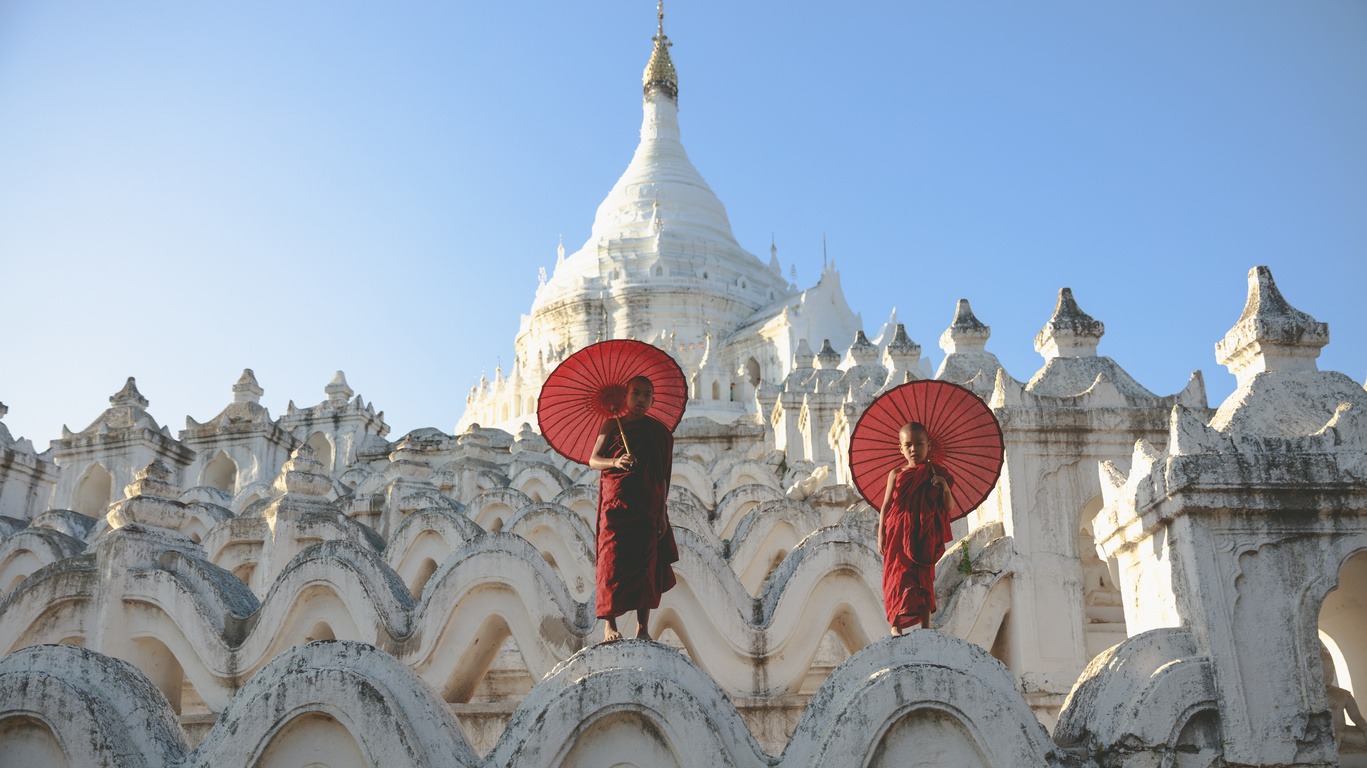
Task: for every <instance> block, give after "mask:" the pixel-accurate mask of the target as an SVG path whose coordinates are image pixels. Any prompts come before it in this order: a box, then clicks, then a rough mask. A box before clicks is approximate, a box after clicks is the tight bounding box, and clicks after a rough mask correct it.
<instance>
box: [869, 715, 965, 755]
mask: <svg viewBox="0 0 1367 768" xmlns="http://www.w3.org/2000/svg"><path fill="white" fill-rule="evenodd" d="M908 760H910V762H908ZM868 765H869V768H892V766H898V768H904V767H906V766H909V767H910V768H932V767H933V766H941V765H953V766H962V767H963V768H992V766H991V763H988V762H987V756H986V755H984V754H983V753H982V750H981V749H979V748H978V745H977V743H976V742H975V741H974V739H973V737H972V735H971V734H969V732H968V729H967V728H965V727H964V723H963V721H961V720H960V719H959V718H958V716H957V715H955V714H953V713H951V712H947V711H945V710H943V709H941V708H939V707H923V708H921V709H914V710H912V711H910V712H907V713H906V714H904V715H902V717H901V718H899V719H898V720H897V721H896V722H894V723H893V724H892V726H891V727H889V728H888V729H887V731H885V732H884V733H883V736H882V738H880V739H879V741H878V746H877V747H875V748H874V750H873V757H872V759H870V760H869V763H868Z"/></svg>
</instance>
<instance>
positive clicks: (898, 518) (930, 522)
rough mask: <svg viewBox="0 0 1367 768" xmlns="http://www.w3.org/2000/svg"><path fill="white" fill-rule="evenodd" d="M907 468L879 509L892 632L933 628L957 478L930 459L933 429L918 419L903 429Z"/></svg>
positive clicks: (894, 477)
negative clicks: (939, 565) (938, 564)
mask: <svg viewBox="0 0 1367 768" xmlns="http://www.w3.org/2000/svg"><path fill="white" fill-rule="evenodd" d="M898 441H899V443H900V444H901V448H902V455H903V456H905V457H906V460H907V464H906V466H904V467H901V468H898V469H894V470H892V471H891V472H889V473H888V486H887V490H886V491H885V492H884V494H883V507H882V509H880V510H879V511H878V551H879V553H880V554H882V555H883V605H884V607H885V608H886V610H887V614H888V625H889V626H890V627H891V628H892V634H894V635H900V634H902V630H904V629H906V628H907V627H910V626H913V625H915V624H918V623H919V624H920V625H921V626H922V627H924V628H926V629H930V614H931V613H932V612H934V611H935V563H936V562H938V561H939V559H940V556H941V555H943V554H944V553H945V543H946V542H948V541H949V540H950V539H952V538H953V536H952V535H951V534H950V532H949V509H950V507H951V506H952V505H953V503H954V497H953V495H952V493H951V491H950V486H952V485H953V484H954V479H953V478H952V477H950V476H949V475H948V474H947V473H946V472H945V471H944V469H942V468H940V467H937V466H935V465H934V464H931V463H930V461H929V459H930V433H928V432H927V431H926V428H925V427H924V426H922V425H921V424H919V423H917V422H912V423H910V424H906V425H904V426H903V427H902V430H901V432H899V433H898Z"/></svg>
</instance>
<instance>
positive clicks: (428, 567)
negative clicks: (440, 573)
mask: <svg viewBox="0 0 1367 768" xmlns="http://www.w3.org/2000/svg"><path fill="white" fill-rule="evenodd" d="M436 572H437V561H436V560H433V559H432V558H430V557H426V558H423V561H422V562H421V563H419V564H418V571H417V573H415V574H414V575H413V580H412V581H411V582H410V583H409V584H408V593H409V594H411V595H412V596H413V598H414V599H415V600H416V599H417V598H418V597H419V596H420V595H422V590H423V588H424V587H426V586H427V582H428V581H431V579H432V574H434V573H436Z"/></svg>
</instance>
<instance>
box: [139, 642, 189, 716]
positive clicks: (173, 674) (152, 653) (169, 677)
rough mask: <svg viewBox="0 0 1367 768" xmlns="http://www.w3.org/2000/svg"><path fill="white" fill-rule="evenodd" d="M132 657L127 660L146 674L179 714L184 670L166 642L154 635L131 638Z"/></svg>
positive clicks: (183, 685)
mask: <svg viewBox="0 0 1367 768" xmlns="http://www.w3.org/2000/svg"><path fill="white" fill-rule="evenodd" d="M130 655H131V657H132V658H129V659H128V661H129V662H131V663H132V664H133V666H135V667H137V668H138V669H139V670H141V671H142V673H143V674H144V675H147V679H149V680H151V681H152V684H153V685H155V686H156V687H157V690H159V691H161V693H162V695H163V696H165V697H166V700H167V701H168V702H170V703H171V709H173V710H175V712H176V714H180V699H181V692H182V691H183V690H184V688H185V670H184V669H182V668H181V666H180V661H179V660H177V659H176V655H175V654H174V653H172V652H171V649H170V648H167V647H166V644H165V643H163V642H161V641H160V640H158V639H156V638H155V637H139V638H135V639H134V640H133V653H132V654H130Z"/></svg>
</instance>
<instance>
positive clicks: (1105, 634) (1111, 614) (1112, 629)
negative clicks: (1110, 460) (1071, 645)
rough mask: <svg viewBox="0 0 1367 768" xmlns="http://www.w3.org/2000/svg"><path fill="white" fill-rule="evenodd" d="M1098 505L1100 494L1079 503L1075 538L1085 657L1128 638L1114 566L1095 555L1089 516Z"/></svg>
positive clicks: (1122, 603) (1115, 565)
mask: <svg viewBox="0 0 1367 768" xmlns="http://www.w3.org/2000/svg"><path fill="white" fill-rule="evenodd" d="M1101 507H1102V499H1101V496H1100V495H1098V496H1094V497H1092V498H1091V499H1090V500H1089V501H1088V502H1087V503H1086V504H1085V505H1083V507H1082V515H1081V519H1080V520H1079V526H1078V538H1077V555H1078V563H1079V567H1080V568H1081V569H1082V573H1081V582H1082V610H1083V619H1082V621H1083V633H1084V637H1085V643H1086V654H1087V658H1089V659H1091V658H1093V657H1095V656H1096V655H1097V654H1099V653H1101V652H1102V651H1104V650H1106V649H1107V648H1110V647H1111V646H1113V645H1115V644H1116V643H1122V642H1124V641H1125V638H1127V637H1129V634H1128V633H1127V632H1126V629H1125V603H1124V599H1123V597H1122V595H1121V594H1120V587H1119V581H1118V579H1117V575H1118V565H1117V564H1116V563H1115V562H1113V561H1112V562H1109V563H1108V562H1106V561H1103V560H1102V559H1101V556H1100V555H1099V554H1097V550H1096V540H1095V538H1094V534H1093V532H1092V519H1093V518H1094V517H1095V516H1096V514H1097V513H1098V512H1100V511H1101Z"/></svg>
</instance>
